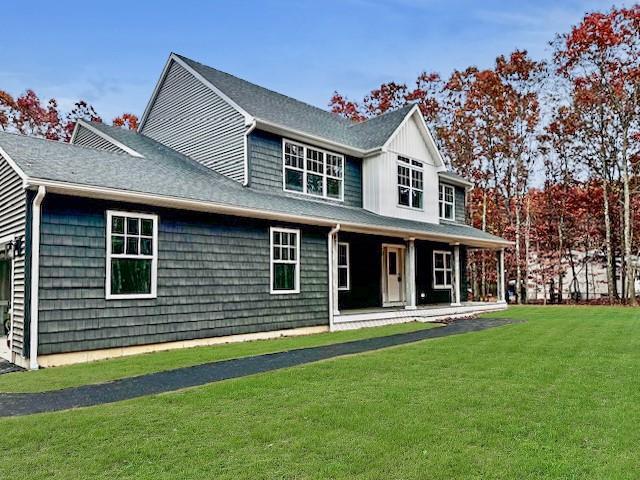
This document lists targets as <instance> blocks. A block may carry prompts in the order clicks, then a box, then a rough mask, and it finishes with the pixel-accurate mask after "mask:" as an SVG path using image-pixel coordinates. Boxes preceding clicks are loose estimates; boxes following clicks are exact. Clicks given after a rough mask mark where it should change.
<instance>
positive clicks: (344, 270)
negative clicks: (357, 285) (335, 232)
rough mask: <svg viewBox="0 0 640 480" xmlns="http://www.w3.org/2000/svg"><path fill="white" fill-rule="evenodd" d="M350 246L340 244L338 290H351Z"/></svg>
mask: <svg viewBox="0 0 640 480" xmlns="http://www.w3.org/2000/svg"><path fill="white" fill-rule="evenodd" d="M349 283H350V279H349V244H348V243H338V290H349V288H350V285H349Z"/></svg>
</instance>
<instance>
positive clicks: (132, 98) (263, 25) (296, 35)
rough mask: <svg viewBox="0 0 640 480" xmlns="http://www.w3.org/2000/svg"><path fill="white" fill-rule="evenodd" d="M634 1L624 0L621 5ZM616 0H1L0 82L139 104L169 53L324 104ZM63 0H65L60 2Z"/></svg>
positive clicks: (482, 62) (475, 59)
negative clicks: (336, 93)
mask: <svg viewBox="0 0 640 480" xmlns="http://www.w3.org/2000/svg"><path fill="white" fill-rule="evenodd" d="M630 3H632V2H624V1H617V2H616V5H618V6H622V5H625V4H630ZM611 5H612V0H609V1H601V0H583V1H577V0H555V1H553V0H531V1H529V0H527V1H525V0H503V1H500V0H342V1H334V0H320V1H306V0H278V1H270V0H263V1H243V0H235V1H225V2H223V1H215V0H212V1H195V0H194V1H191V0H181V1H176V0H171V1H167V0H156V1H153V2H151V1H148V2H146V1H131V0H129V1H119V0H109V1H108V2H87V1H86V0H85V1H83V2H77V1H75V0H66V1H65V2H51V1H50V0H47V1H40V0H30V1H28V2H26V1H24V0H4V1H3V9H2V17H3V19H2V25H3V28H2V42H1V43H0V90H6V91H8V92H9V93H11V94H12V95H14V96H15V95H18V94H20V93H22V92H24V91H25V90H26V89H27V88H31V89H34V90H35V91H36V93H38V95H39V96H40V97H41V98H43V99H48V98H51V97H55V98H56V99H58V101H59V103H60V105H61V107H62V108H63V109H69V108H70V107H71V106H72V105H73V103H74V102H75V101H77V100H79V99H83V100H86V101H88V102H89V103H91V104H92V105H93V106H94V107H95V109H96V110H97V111H98V113H99V114H100V115H101V116H102V118H103V119H104V120H105V121H108V120H111V119H112V118H113V117H115V116H117V115H120V114H121V113H123V112H132V113H135V114H137V115H139V116H140V115H141V114H142V112H143V111H144V108H145V106H146V103H147V101H148V99H149V96H150V95H151V92H152V91H153V88H154V86H155V84H156V81H157V80H158V77H159V75H160V73H161V71H162V68H163V66H164V64H165V62H166V60H167V58H168V56H169V53H170V52H172V51H173V52H176V53H180V54H182V55H185V56H187V57H190V58H193V59H194V60H197V61H199V62H201V63H204V64H207V65H210V66H212V67H215V68H218V69H220V70H223V71H226V72H228V73H231V74H233V75H236V76H239V77H241V78H244V79H246V80H249V81H252V82H254V83H257V84H259V85H262V86H265V87H268V88H271V89H273V90H276V91H278V92H280V93H284V94H286V95H289V96H292V97H295V98H297V99H300V100H303V101H306V102H308V103H311V104H313V105H316V106H319V107H322V108H327V104H328V101H329V99H330V98H331V95H332V93H333V92H334V91H336V90H337V91H339V92H341V93H342V94H344V95H346V96H347V97H349V98H352V99H360V98H362V97H363V96H364V95H365V94H366V93H367V92H368V91H370V90H371V89H372V88H375V87H377V86H379V85H380V84H381V83H383V82H387V81H391V80H395V81H400V82H407V83H410V82H413V81H414V79H415V78H416V77H417V75H418V74H419V73H420V72H422V71H429V72H430V71H436V72H439V73H441V74H443V75H444V76H447V75H448V74H449V73H451V71H453V70H454V69H464V68H466V67H468V66H471V65H475V66H478V67H481V68H482V67H489V66H491V64H492V63H493V61H494V60H495V57H496V56H497V55H499V54H507V53H509V52H511V51H513V50H514V49H515V48H519V49H526V50H528V51H529V52H530V54H531V55H532V56H533V57H534V58H544V57H548V56H549V47H548V43H549V41H551V40H552V39H553V38H554V36H555V35H556V34H557V33H559V32H566V31H569V29H570V28H571V26H572V25H575V24H576V23H577V22H579V21H580V19H581V18H582V17H583V15H584V14H585V12H589V11H594V10H607V9H609V8H610V6H611ZM62 6H64V7H62Z"/></svg>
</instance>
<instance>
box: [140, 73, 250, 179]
mask: <svg viewBox="0 0 640 480" xmlns="http://www.w3.org/2000/svg"><path fill="white" fill-rule="evenodd" d="M245 129H246V127H245V118H244V116H243V115H242V114H241V113H239V112H238V111H237V110H236V109H235V108H233V107H232V106H231V105H230V104H229V103H227V102H226V101H225V100H223V99H222V98H221V97H220V96H218V95H217V94H216V93H215V92H214V91H213V90H211V89H210V88H209V87H208V86H206V85H205V84H203V83H202V82H201V81H200V80H198V79H197V78H195V77H194V76H193V75H192V74H191V73H190V72H189V71H187V70H186V69H185V68H184V67H183V66H182V65H180V64H178V63H177V62H175V61H172V62H171V64H170V65H169V67H168V69H167V72H166V76H165V78H164V80H163V81H162V83H161V84H160V86H159V88H158V92H157V96H156V97H155V100H154V102H153V104H152V105H151V107H150V109H149V113H148V115H147V118H146V120H145V122H144V124H143V126H142V129H141V131H140V133H142V134H144V135H147V136H148V137H151V138H153V139H154V140H156V141H158V142H160V143H163V144H165V145H168V146H169V147H171V148H173V149H174V150H176V151H178V152H180V153H182V154H183V155H187V156H189V157H191V158H193V159H194V160H197V161H198V162H200V163H202V164H203V165H205V166H207V167H209V168H211V169H212V170H215V171H216V172H218V173H221V174H223V175H226V176H228V177H230V178H232V179H233V180H236V181H238V182H243V181H244V175H245V172H244V154H245V153H244V148H245V144H244V134H245Z"/></svg>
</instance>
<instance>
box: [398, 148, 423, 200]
mask: <svg viewBox="0 0 640 480" xmlns="http://www.w3.org/2000/svg"><path fill="white" fill-rule="evenodd" d="M423 199H424V165H423V164H422V162H419V161H417V160H409V159H408V158H406V157H402V156H398V204H399V205H403V206H405V207H411V208H419V209H422V207H423Z"/></svg>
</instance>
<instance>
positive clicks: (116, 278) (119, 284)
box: [106, 211, 158, 300]
mask: <svg viewBox="0 0 640 480" xmlns="http://www.w3.org/2000/svg"><path fill="white" fill-rule="evenodd" d="M157 270H158V217H157V216H156V215H146V214H141V213H126V212H115V211H108V212H107V278H106V298H107V299H108V300H109V299H118V298H155V297H156V289H157Z"/></svg>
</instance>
